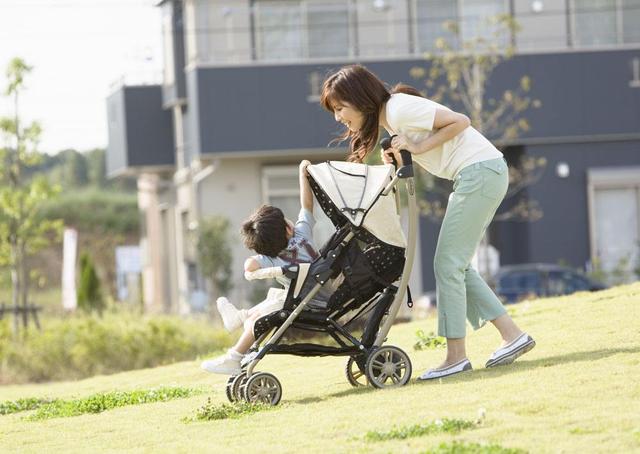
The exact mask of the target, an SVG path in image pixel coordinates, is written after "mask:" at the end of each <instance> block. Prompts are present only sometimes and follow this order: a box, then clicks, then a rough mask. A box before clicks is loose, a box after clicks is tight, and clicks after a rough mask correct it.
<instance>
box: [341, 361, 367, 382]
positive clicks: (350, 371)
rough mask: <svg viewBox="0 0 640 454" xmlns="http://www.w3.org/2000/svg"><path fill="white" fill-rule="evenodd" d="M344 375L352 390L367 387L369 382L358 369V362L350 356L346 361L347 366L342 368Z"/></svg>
mask: <svg viewBox="0 0 640 454" xmlns="http://www.w3.org/2000/svg"><path fill="white" fill-rule="evenodd" d="M344 373H345V375H346V376H347V381H348V382H349V384H350V385H351V386H353V387H354V388H357V387H360V386H367V385H368V384H369V381H368V380H367V377H366V375H365V373H364V372H363V371H362V369H360V366H359V365H358V362H357V361H356V359H355V358H354V357H353V356H350V357H349V359H348V360H347V365H346V366H345V368H344Z"/></svg>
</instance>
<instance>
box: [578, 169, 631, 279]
mask: <svg viewBox="0 0 640 454" xmlns="http://www.w3.org/2000/svg"><path fill="white" fill-rule="evenodd" d="M589 211H590V213H589V214H590V233H591V255H592V257H593V258H594V259H597V260H598V261H599V264H600V266H601V267H602V269H603V270H604V271H605V272H609V273H611V272H614V270H616V271H615V272H616V273H618V274H622V275H624V274H626V275H627V278H622V279H621V280H628V279H632V278H633V275H634V272H635V270H636V269H637V268H639V267H640V168H638V167H635V168H634V167H630V168H620V169H594V170H590V171H589Z"/></svg>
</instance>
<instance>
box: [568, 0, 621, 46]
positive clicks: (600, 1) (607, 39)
mask: <svg viewBox="0 0 640 454" xmlns="http://www.w3.org/2000/svg"><path fill="white" fill-rule="evenodd" d="M572 3H573V8H572V12H573V23H574V35H575V37H574V43H575V45H576V46H601V45H608V44H615V43H617V42H618V33H617V29H618V24H617V20H618V19H617V12H616V3H617V0H573V2H572Z"/></svg>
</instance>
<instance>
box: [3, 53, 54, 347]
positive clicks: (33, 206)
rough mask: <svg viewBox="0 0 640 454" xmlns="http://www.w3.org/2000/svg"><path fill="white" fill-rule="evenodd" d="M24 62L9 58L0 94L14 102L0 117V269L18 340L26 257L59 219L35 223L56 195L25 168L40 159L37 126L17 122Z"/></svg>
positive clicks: (49, 237) (26, 70)
mask: <svg viewBox="0 0 640 454" xmlns="http://www.w3.org/2000/svg"><path fill="white" fill-rule="evenodd" d="M31 69H32V68H31V67H29V66H28V65H27V64H26V63H25V62H24V61H23V60H21V59H19V58H14V59H13V60H12V61H11V62H10V63H9V65H8V67H7V71H6V75H7V79H8V84H7V88H6V91H5V95H6V96H7V97H9V98H10V99H12V101H13V109H14V112H13V117H2V118H0V134H2V146H1V147H0V235H1V237H0V265H4V266H6V267H8V268H9V270H10V273H11V287H12V303H13V307H14V309H15V310H16V312H15V314H16V315H15V317H14V323H13V333H14V336H17V335H18V332H19V329H20V323H19V319H18V313H17V311H18V308H20V307H22V316H23V325H24V328H25V330H26V329H27V311H26V308H27V302H28V299H29V276H30V272H29V271H30V270H29V265H28V262H27V258H28V257H29V256H31V255H33V254H35V253H36V252H37V251H38V250H40V249H42V248H43V247H45V246H47V245H48V244H49V243H50V242H51V240H52V239H54V238H55V237H56V236H59V234H60V232H61V230H62V223H61V222H60V221H59V220H55V219H54V220H42V219H39V210H40V208H41V207H42V205H43V204H44V203H45V202H46V201H47V200H49V199H51V198H52V197H54V196H55V195H56V194H57V192H58V191H59V189H58V188H55V187H52V186H51V185H50V184H49V183H48V182H47V180H46V179H45V178H44V177H42V176H38V175H35V176H33V177H31V178H28V177H27V175H26V172H27V170H28V169H29V168H32V167H35V166H38V165H39V163H40V162H41V160H42V155H41V154H40V153H38V152H37V151H36V147H37V144H38V141H39V138H40V134H41V128H40V125H39V124H38V123H37V122H32V123H30V124H28V125H27V126H23V124H22V119H21V117H20V110H19V107H20V102H19V101H20V93H21V92H22V90H23V89H24V78H25V76H26V75H27V74H28V73H29V72H30V71H31Z"/></svg>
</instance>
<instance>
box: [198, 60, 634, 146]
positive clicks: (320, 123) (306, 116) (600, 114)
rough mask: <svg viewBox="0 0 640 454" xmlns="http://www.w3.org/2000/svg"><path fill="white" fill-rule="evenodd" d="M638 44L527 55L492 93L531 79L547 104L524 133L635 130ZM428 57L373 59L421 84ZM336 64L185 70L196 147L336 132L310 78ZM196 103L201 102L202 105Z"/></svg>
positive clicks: (317, 140)
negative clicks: (418, 77) (416, 74)
mask: <svg viewBox="0 0 640 454" xmlns="http://www.w3.org/2000/svg"><path fill="white" fill-rule="evenodd" d="M634 57H640V51H638V50H626V51H607V52H581V53H564V54H549V55H522V56H518V57H515V58H514V59H512V60H510V61H508V62H506V63H504V64H503V65H502V66H501V67H499V68H498V69H497V70H496V72H495V74H494V76H493V78H492V86H491V87H490V89H489V97H490V96H491V95H492V93H493V94H494V95H496V94H500V93H502V92H503V91H504V90H505V89H507V88H514V87H517V86H518V83H519V80H520V78H521V77H522V76H523V75H529V76H530V77H531V79H532V87H533V88H532V92H531V94H532V96H533V97H535V98H537V99H539V100H540V101H541V102H542V107H541V108H540V109H537V110H530V111H529V112H528V113H527V114H526V117H527V118H528V119H529V120H530V123H531V130H530V131H529V132H528V133H527V134H526V135H524V137H526V138H542V139H547V138H549V137H564V136H583V135H589V136H591V135H600V134H621V133H625V134H628V133H638V132H639V125H640V89H638V88H631V87H630V86H629V80H630V79H631V77H632V72H631V59H632V58H634ZM416 65H421V66H426V63H425V62H424V61H394V62H383V63H369V64H367V66H368V67H369V68H370V69H371V70H372V71H374V72H375V73H376V74H378V75H379V76H380V78H382V79H383V80H385V81H387V82H389V83H391V84H393V83H396V82H399V81H404V82H407V83H412V84H414V85H417V86H420V83H421V82H420V81H414V80H411V78H410V76H409V71H410V69H411V68H412V67H415V66H416ZM338 67H339V65H333V66H329V65H290V66H250V67H232V68H198V69H195V70H194V71H193V72H191V73H190V74H188V77H187V91H188V94H189V102H190V107H191V108H192V113H193V115H192V117H191V121H193V122H194V125H195V127H194V130H198V131H199V139H198V141H199V142H200V143H199V144H198V147H197V148H196V150H197V152H199V153H205V154H206V153H215V152H219V151H238V152H241V151H247V150H272V149H294V148H307V147H309V148H311V147H313V148H317V147H323V146H326V145H327V143H328V142H330V141H331V139H332V138H333V137H335V135H336V133H337V132H338V131H339V127H338V125H337V124H336V123H335V122H334V120H333V117H332V115H330V114H328V113H327V112H324V111H323V110H322V108H321V107H320V105H319V104H318V103H317V102H309V101H308V100H307V97H308V96H309V95H310V94H312V91H311V87H310V82H309V78H310V76H311V74H312V73H314V72H316V73H318V74H319V76H320V79H321V80H322V79H324V76H325V75H326V74H328V73H329V72H331V71H333V70H335V69H337V68H338ZM192 102H197V108H196V106H195V105H194V104H193V103H192ZM198 126H199V127H198Z"/></svg>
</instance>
